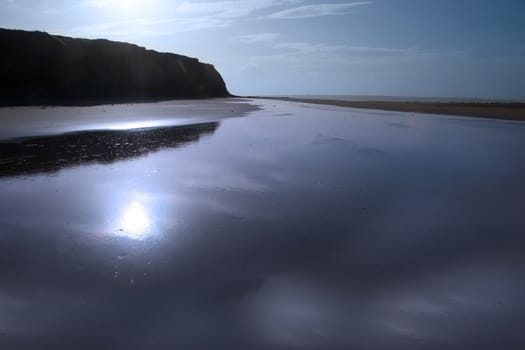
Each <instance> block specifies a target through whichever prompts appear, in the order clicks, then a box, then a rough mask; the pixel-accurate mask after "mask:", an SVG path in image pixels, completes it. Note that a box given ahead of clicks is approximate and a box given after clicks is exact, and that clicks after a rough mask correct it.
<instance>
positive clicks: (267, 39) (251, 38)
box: [233, 33, 280, 44]
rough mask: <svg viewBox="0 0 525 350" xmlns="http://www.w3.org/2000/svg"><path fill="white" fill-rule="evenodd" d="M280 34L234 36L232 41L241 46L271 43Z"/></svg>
mask: <svg viewBox="0 0 525 350" xmlns="http://www.w3.org/2000/svg"><path fill="white" fill-rule="evenodd" d="M279 36H280V34H278V33H259V34H249V35H240V36H236V37H234V38H233V39H234V40H236V41H238V42H241V43H243V44H256V43H272V42H274V41H275V40H276V39H277V38H278V37H279Z"/></svg>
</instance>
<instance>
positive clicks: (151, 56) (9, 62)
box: [0, 28, 230, 105]
mask: <svg viewBox="0 0 525 350" xmlns="http://www.w3.org/2000/svg"><path fill="white" fill-rule="evenodd" d="M0 52H1V54H0V104H2V105H28V104H92V103H104V102H118V101H138V100H161V99H177V98H207V97H226V96H230V94H229V93H228V90H227V89H226V85H225V83H224V80H223V79H222V77H221V76H220V74H219V73H218V72H217V70H216V69H215V68H214V67H213V66H212V65H210V64H204V63H201V62H199V60H198V59H196V58H190V57H186V56H182V55H177V54H172V53H159V52H156V51H152V50H147V49H145V48H143V47H140V46H137V45H133V44H128V43H121V42H113V41H109V40H87V39H74V38H69V37H64V36H57V35H49V34H47V33H43V32H27V31H21V30H7V29H1V28H0Z"/></svg>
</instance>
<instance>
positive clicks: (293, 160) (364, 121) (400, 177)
mask: <svg viewBox="0 0 525 350" xmlns="http://www.w3.org/2000/svg"><path fill="white" fill-rule="evenodd" d="M188 103H189V102H188ZM192 103H193V105H192V106H191V107H190V106H188V105H186V106H184V107H183V106H176V107H174V106H173V105H170V104H168V105H160V106H159V105H156V104H154V105H147V104H146V105H136V106H134V107H133V106H120V107H119V106H115V107H114V110H112V111H111V112H100V114H101V115H97V114H96V113H95V111H97V110H96V109H91V108H87V109H82V108H80V109H78V108H72V109H67V108H65V109H60V114H59V115H58V116H57V118H56V119H52V121H53V122H50V123H48V124H46V123H45V121H46V120H45V119H42V120H41V124H39V125H42V126H46V127H45V129H38V128H32V129H29V130H28V131H29V132H31V134H32V135H29V136H23V137H17V138H15V139H9V140H2V141H0V198H1V200H0V276H1V277H2V278H1V283H0V349H2V350H3V349H9V350H10V349H17V350H18V349H20V350H26V349H27V350H29V349H31V350H32V349H57V350H61V349H80V350H92V349H134V350H135V349H137V350H146V349H148V350H149V349H159V350H171V349H188V350H193V349H195V350H201V349H210V350H225V349H256V350H284V349H294V350H303V349H304V350H313V349H330V350H332V349H333V350H347V349H360V350H376V349H393V350H398V349H399V350H436V349H451V350H463V349H483V350H489V349H525V335H524V333H523V332H522V328H523V324H525V300H524V297H523V296H524V295H525V280H524V279H523V276H524V275H525V235H524V234H523V233H524V232H525V217H524V215H523V198H525V186H523V179H524V178H525V158H524V157H523V155H522V154H521V153H520V152H518V151H517V150H522V149H525V123H522V122H515V121H501V120H491V119H480V118H462V117H455V116H448V117H447V116H434V115H429V114H407V113H394V112H386V111H377V110H366V109H354V108H339V107H332V106H323V105H311V104H301V103H291V102H283V101H275V100H272V101H270V100H253V101H239V102H234V101H230V102H227V103H222V102H220V101H219V102H218V101H215V102H214V101H208V102H204V101H201V102H192ZM237 103H240V104H241V105H240V106H237V107H235V106H236V104H237ZM230 104H233V105H230ZM226 106H229V108H230V109H229V112H228V109H225V108H226ZM99 108H100V107H99ZM102 108H103V107H102ZM231 108H234V109H235V108H239V109H238V110H239V111H240V112H241V111H242V113H239V114H237V115H236V114H235V113H233V112H231ZM206 110H208V112H206ZM26 111H28V115H24V114H23V113H21V112H20V111H18V113H19V114H18V116H20V117H23V118H22V119H16V118H15V121H16V120H19V121H20V123H21V125H15V124H16V123H15V122H14V121H13V123H14V124H13V125H11V129H10V130H12V131H13V130H15V131H23V130H24V127H25V126H26V125H28V124H26V123H27V120H35V118H36V119H38V118H39V117H41V116H42V115H43V114H39V113H40V112H42V113H49V114H45V115H47V116H50V117H52V116H53V114H52V111H51V112H50V111H49V110H48V109H46V110H42V111H40V112H39V110H35V109H27V110H26ZM108 113H109V114H110V115H112V116H113V117H114V119H113V120H112V121H110V122H112V123H113V124H110V125H109V127H111V128H113V127H115V125H118V126H119V127H120V129H119V130H115V129H111V130H96V129H99V128H100V127H101V125H102V124H101V123H100V122H101V120H103V119H104V118H105V116H107V115H108ZM141 115H142V118H141V117H140V116H141ZM170 115H171V117H170ZM192 115H193V116H194V117H195V118H187V119H185V118H182V117H184V116H186V117H189V116H192ZM68 116H73V119H74V120H75V123H73V124H71V123H69V122H68V121H69V120H70V119H68ZM148 116H149V117H151V118H153V117H152V116H154V117H155V118H153V120H156V119H158V117H161V116H163V118H164V119H162V118H161V119H162V121H163V123H164V122H165V124H166V125H164V124H163V125H160V126H159V125H157V126H153V127H149V128H132V127H129V128H126V127H125V126H126V125H128V126H129V125H130V124H128V122H129V121H133V124H131V125H132V126H133V125H135V126H136V125H149V124H151V123H150V122H151V120H150V119H148ZM206 116H207V117H206ZM221 116H224V117H221ZM90 118H92V120H93V125H90V124H89V120H90ZM181 118H182V119H181ZM201 119H202V120H204V119H214V121H209V120H208V121H204V122H203V121H201ZM181 123H183V124H184V123H185V124H184V125H181ZM188 123H190V124H188ZM172 124H173V125H172ZM54 126H55V127H56V128H54ZM76 126H78V127H79V128H80V129H79V130H74V127H76ZM102 126H104V125H102ZM106 126H108V125H106ZM64 129H68V130H70V131H68V132H66V133H63V130H64ZM42 130H43V131H45V134H44V135H36V136H35V133H37V132H39V131H42Z"/></svg>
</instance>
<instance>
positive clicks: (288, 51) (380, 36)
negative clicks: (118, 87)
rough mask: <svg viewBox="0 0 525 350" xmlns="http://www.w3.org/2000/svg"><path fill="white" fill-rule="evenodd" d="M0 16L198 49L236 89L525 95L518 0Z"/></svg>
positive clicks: (65, 10) (5, 10) (116, 1)
mask: <svg viewBox="0 0 525 350" xmlns="http://www.w3.org/2000/svg"><path fill="white" fill-rule="evenodd" d="M0 27H4V28H16V29H25V30H42V31H46V32H49V33H51V34H61V35H67V36H74V37H85V38H106V39H111V40H118V41H126V42H132V43H135V44H138V45H140V46H144V47H147V48H150V49H154V50H158V51H164V52H175V53H179V54H183V55H188V56H191V57H197V58H199V59H200V60H201V61H203V62H207V63H211V64H213V65H214V66H215V67H216V68H217V69H218V71H219V72H220V73H221V75H222V76H223V78H224V80H225V81H226V84H227V86H228V88H229V90H230V91H231V92H232V93H234V94H237V95H301V94H314V95H318V94H328V95H379V96H413V97H460V98H462V97H467V98H497V99H520V100H521V99H525V1H524V0H498V1H495V0H490V1H489V0H372V1H340V0H339V1H338V0H327V1H318V0H240V1H239V0H215V1H214V0H203V1H197V0H182V1H178V0H175V1H168V0H128V1H125V0H81V1H70V0H55V1H52V0H33V1H31V0H0Z"/></svg>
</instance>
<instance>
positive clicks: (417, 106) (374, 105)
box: [259, 97, 525, 121]
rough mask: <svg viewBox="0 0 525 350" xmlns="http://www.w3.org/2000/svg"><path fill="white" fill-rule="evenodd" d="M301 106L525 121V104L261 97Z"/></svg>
mask: <svg viewBox="0 0 525 350" xmlns="http://www.w3.org/2000/svg"><path fill="white" fill-rule="evenodd" d="M259 98H265V99H277V100H282V101H292V102H301V103H313V104H320V105H331V106H339V107H351V108H362V109H379V110H385V111H397V112H410V113H428V114H441V115H457V116H469V117H481V118H492V119H503V120H521V121H525V103H483V102H475V103H473V102H465V103H460V102H454V103H448V102H401V101H345V100H334V99H315V98H312V99H310V98H290V97H282V98H281V97H271V98H270V97H259Z"/></svg>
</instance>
